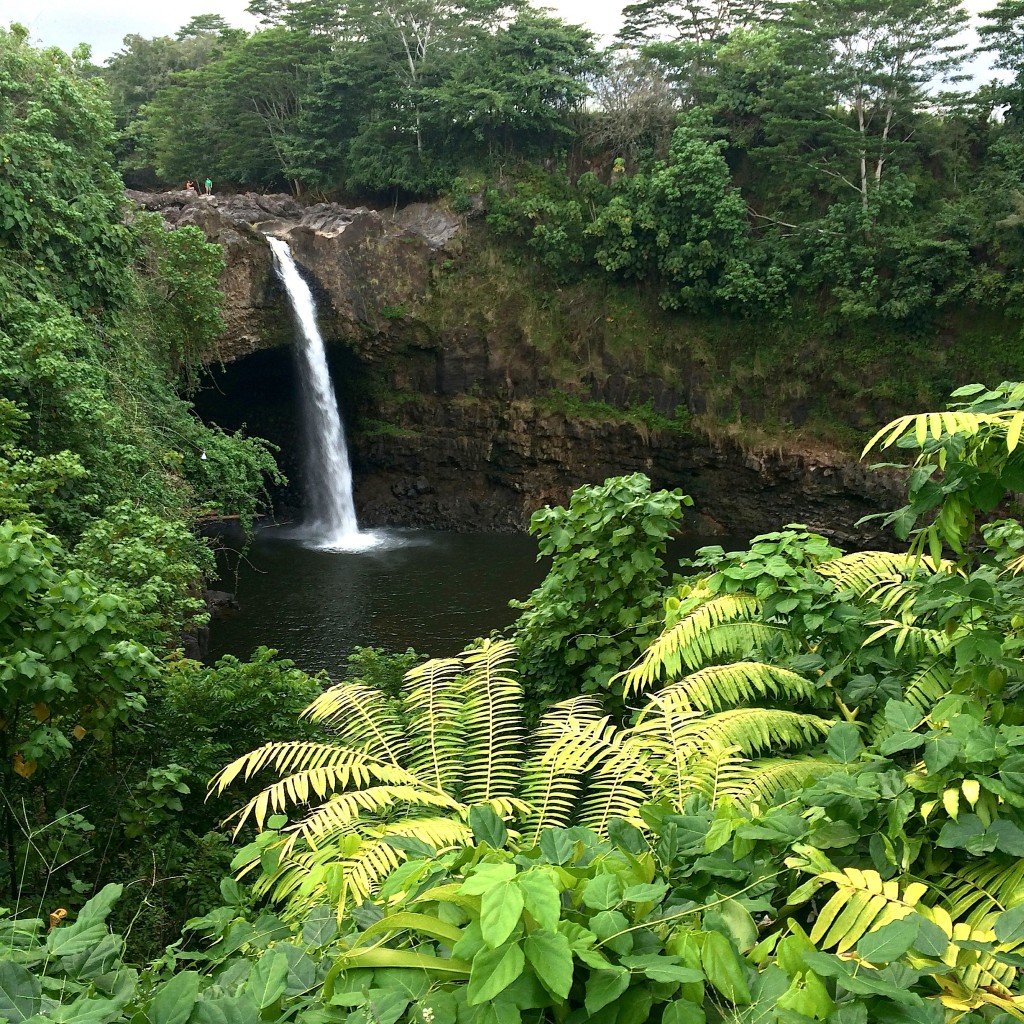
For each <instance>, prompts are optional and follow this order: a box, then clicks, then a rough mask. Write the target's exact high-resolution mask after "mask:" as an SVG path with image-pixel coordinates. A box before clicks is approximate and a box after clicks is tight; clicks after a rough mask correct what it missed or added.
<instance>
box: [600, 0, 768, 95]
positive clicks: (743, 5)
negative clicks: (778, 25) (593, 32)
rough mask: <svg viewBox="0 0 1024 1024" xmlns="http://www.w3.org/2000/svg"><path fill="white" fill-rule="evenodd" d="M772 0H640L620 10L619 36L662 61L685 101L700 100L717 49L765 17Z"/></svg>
mask: <svg viewBox="0 0 1024 1024" xmlns="http://www.w3.org/2000/svg"><path fill="white" fill-rule="evenodd" d="M769 3H770V0H640V2H639V3H635V4H630V5H629V6H627V7H625V8H624V9H623V12H622V14H623V24H622V28H621V30H620V31H619V39H620V41H621V42H622V43H623V44H625V45H626V46H629V47H633V48H638V49H640V50H641V51H642V52H643V53H644V54H645V55H646V56H647V57H648V58H650V59H653V60H656V61H658V62H659V63H660V64H662V65H663V66H664V67H665V69H666V71H667V72H668V73H669V75H670V77H671V78H672V79H673V80H674V81H675V82H676V83H677V85H678V87H679V89H680V92H681V98H682V100H683V102H684V103H686V104H687V105H694V104H699V103H701V102H703V98H704V88H705V85H706V82H707V79H708V78H709V77H710V76H712V75H713V73H714V62H715V53H716V52H717V50H718V48H719V47H720V46H721V45H722V43H724V42H725V40H726V39H728V37H729V34H730V33H731V32H732V31H733V30H734V29H737V28H749V27H751V26H753V25H755V24H757V23H758V22H760V21H761V20H763V19H764V17H765V16H766V15H767V12H768V10H769Z"/></svg>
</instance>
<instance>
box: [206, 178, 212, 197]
mask: <svg viewBox="0 0 1024 1024" xmlns="http://www.w3.org/2000/svg"><path fill="white" fill-rule="evenodd" d="M205 185H206V194H207V195H208V196H209V195H212V194H213V182H212V181H210V179H209V178H207V179H206V182H205Z"/></svg>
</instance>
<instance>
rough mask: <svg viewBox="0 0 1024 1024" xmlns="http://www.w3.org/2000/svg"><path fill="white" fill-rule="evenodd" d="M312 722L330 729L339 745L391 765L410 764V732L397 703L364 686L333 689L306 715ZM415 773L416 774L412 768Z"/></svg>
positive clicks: (318, 700)
mask: <svg viewBox="0 0 1024 1024" xmlns="http://www.w3.org/2000/svg"><path fill="white" fill-rule="evenodd" d="M303 716H304V717H306V718H308V719H310V721H313V722H317V723H319V724H321V725H326V726H328V727H330V728H331V729H332V730H333V731H334V732H335V735H336V736H337V740H338V742H339V743H341V744H343V745H344V746H347V747H355V748H356V749H359V750H363V751H365V752H366V753H367V754H371V755H373V756H374V757H376V758H379V759H380V760H385V761H390V762H391V763H392V764H396V765H397V764H403V763H406V764H407V763H408V758H409V744H408V738H407V737H408V732H407V730H406V729H405V722H404V721H403V719H402V713H401V708H400V707H399V705H398V704H397V702H392V701H389V700H386V699H385V698H384V697H383V696H382V694H381V692H380V690H376V689H374V688H373V687H372V686H366V685H363V684H361V683H343V684H342V685H340V686H332V687H330V688H329V689H327V690H325V691H324V692H323V693H322V694H320V696H319V697H317V698H316V699H315V700H314V701H313V702H312V704H310V705H309V707H308V708H306V710H305V711H304V712H303ZM413 773H414V774H417V772H416V769H415V768H413Z"/></svg>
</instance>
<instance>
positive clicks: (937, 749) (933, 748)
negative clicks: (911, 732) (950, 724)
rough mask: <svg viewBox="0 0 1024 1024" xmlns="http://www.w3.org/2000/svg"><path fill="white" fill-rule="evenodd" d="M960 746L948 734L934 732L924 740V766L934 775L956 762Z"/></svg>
mask: <svg viewBox="0 0 1024 1024" xmlns="http://www.w3.org/2000/svg"><path fill="white" fill-rule="evenodd" d="M959 753H960V744H959V743H958V742H957V741H956V740H955V739H954V738H953V737H952V736H950V735H949V733H946V732H932V733H929V734H928V735H927V736H925V738H924V764H925V767H926V768H927V769H928V771H929V773H930V774H932V775H934V774H935V773H936V772H940V771H942V769H943V768H945V767H946V766H947V765H949V764H951V763H952V762H953V761H955V760H956V757H957V755H958V754H959Z"/></svg>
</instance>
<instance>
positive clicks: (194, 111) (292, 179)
mask: <svg viewBox="0 0 1024 1024" xmlns="http://www.w3.org/2000/svg"><path fill="white" fill-rule="evenodd" d="M328 52H329V41H328V40H327V39H325V38H323V37H319V36H309V35H306V34H304V33H299V32H293V31H290V30H289V29H286V28H273V29H268V30H266V31H264V32H258V33H256V34H255V35H253V36H251V37H249V38H248V39H245V40H243V41H242V42H241V43H239V44H238V45H237V46H233V47H231V48H230V49H229V50H227V51H226V52H224V53H223V54H222V55H221V56H220V58H219V59H218V60H216V61H213V62H212V63H210V64H208V65H206V66H205V67H203V68H201V69H199V70H196V71H187V72H182V73H180V74H179V75H177V76H176V77H175V78H174V80H173V83H172V84H171V85H170V86H169V87H168V88H166V89H164V90H163V91H161V92H160V93H159V94H158V95H157V97H156V98H155V99H154V100H153V102H151V103H150V104H149V105H148V106H147V107H146V108H145V110H144V112H143V125H142V127H141V129H140V136H141V137H142V139H143V142H144V144H145V146H146V149H147V152H148V154H149V155H150V156H151V158H152V159H153V160H154V162H155V164H156V167H157V169H158V171H159V173H160V174H161V175H162V176H163V177H165V178H172V179H175V178H177V179H183V178H186V177H191V178H198V177H200V175H199V173H198V171H197V169H198V168H203V169H204V173H208V174H212V176H214V177H218V178H221V179H224V180H228V181H236V182H252V183H264V184H272V183H276V182H289V183H290V184H291V187H292V189H293V190H294V191H296V192H301V191H302V188H303V182H302V180H301V179H300V178H299V176H298V174H297V169H298V168H300V167H305V166H308V163H309V160H308V156H307V141H306V138H305V136H304V134H303V129H302V125H303V120H302V114H303V107H304V103H305V101H306V98H307V97H308V95H309V93H310V91H311V89H312V87H313V84H314V83H315V82H316V81H317V79H318V77H319V74H320V67H321V65H322V62H323V61H324V60H325V59H326V56H327V54H328Z"/></svg>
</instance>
